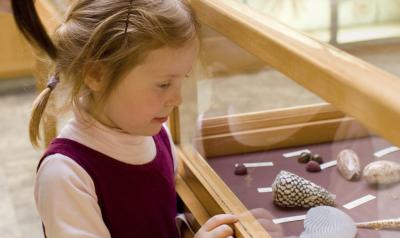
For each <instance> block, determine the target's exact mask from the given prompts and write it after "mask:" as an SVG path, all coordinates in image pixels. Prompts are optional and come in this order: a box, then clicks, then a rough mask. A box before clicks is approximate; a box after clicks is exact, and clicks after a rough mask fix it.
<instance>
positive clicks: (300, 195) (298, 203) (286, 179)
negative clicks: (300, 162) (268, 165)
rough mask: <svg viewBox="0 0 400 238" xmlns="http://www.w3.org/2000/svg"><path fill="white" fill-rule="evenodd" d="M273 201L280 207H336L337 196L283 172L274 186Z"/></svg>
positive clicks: (277, 177)
mask: <svg viewBox="0 0 400 238" xmlns="http://www.w3.org/2000/svg"><path fill="white" fill-rule="evenodd" d="M272 196H273V201H274V203H275V204H276V205H277V206H280V207H297V208H309V207H315V206H320V205H328V206H334V204H335V201H334V200H335V198H336V196H335V195H334V194H331V193H329V192H328V191H327V190H326V189H324V188H323V187H320V186H318V185H316V184H314V183H313V182H310V181H308V180H306V179H305V178H302V177H300V176H298V175H296V174H293V173H290V172H288V171H285V170H282V171H281V172H279V174H278V175H277V176H276V178H275V181H274V183H273V184H272Z"/></svg>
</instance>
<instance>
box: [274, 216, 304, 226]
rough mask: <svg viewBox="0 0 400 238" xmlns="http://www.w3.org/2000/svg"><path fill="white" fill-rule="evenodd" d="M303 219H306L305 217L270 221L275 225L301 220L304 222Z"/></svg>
mask: <svg viewBox="0 0 400 238" xmlns="http://www.w3.org/2000/svg"><path fill="white" fill-rule="evenodd" d="M304 219H306V215H300V216H292V217H283V218H277V219H272V222H273V223H275V224H279V223H285V222H292V221H301V220H304Z"/></svg>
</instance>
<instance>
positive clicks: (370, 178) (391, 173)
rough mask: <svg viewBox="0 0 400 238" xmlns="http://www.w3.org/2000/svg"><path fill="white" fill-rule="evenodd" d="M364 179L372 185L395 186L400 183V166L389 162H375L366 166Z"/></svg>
mask: <svg viewBox="0 0 400 238" xmlns="http://www.w3.org/2000/svg"><path fill="white" fill-rule="evenodd" d="M363 177H364V178H365V180H367V182H368V183H371V184H393V183H397V182H399V181H400V164H399V163H396V162H392V161H387V160H380V161H374V162H371V163H369V164H368V165H367V166H365V168H364V170H363Z"/></svg>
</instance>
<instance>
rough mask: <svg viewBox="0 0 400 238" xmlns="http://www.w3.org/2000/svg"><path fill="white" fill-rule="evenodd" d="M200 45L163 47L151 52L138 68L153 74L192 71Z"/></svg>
mask: <svg viewBox="0 0 400 238" xmlns="http://www.w3.org/2000/svg"><path fill="white" fill-rule="evenodd" d="M198 48H199V46H198V43H196V42H194V43H191V44H187V45H185V46H183V47H180V48H171V47H162V48H159V49H156V50H152V51H150V52H149V54H148V55H147V57H146V58H145V60H144V61H143V63H142V64H141V65H139V66H138V68H141V70H145V71H150V72H152V73H153V74H158V73H168V72H177V73H179V72H180V71H188V70H189V71H190V69H191V68H192V66H193V63H194V61H195V59H196V58H197V54H198Z"/></svg>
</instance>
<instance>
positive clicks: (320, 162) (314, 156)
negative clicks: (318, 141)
mask: <svg viewBox="0 0 400 238" xmlns="http://www.w3.org/2000/svg"><path fill="white" fill-rule="evenodd" d="M310 160H313V161H315V162H317V163H318V164H322V163H323V162H324V160H323V159H322V157H321V156H320V155H319V154H314V155H312V156H311V158H310Z"/></svg>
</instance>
